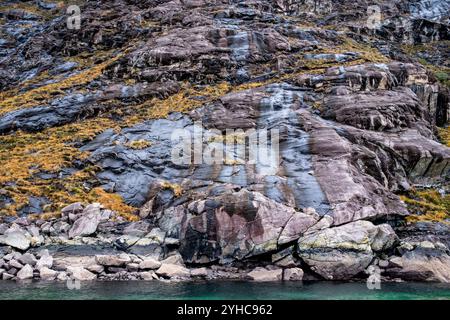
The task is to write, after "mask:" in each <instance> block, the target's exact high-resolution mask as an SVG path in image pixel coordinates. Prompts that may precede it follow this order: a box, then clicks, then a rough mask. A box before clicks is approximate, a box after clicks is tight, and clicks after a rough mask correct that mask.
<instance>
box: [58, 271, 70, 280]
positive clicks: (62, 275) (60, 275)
mask: <svg viewBox="0 0 450 320" xmlns="http://www.w3.org/2000/svg"><path fill="white" fill-rule="evenodd" d="M56 279H57V280H58V281H67V279H69V277H68V276H67V273H65V272H64V271H62V272H59V273H58V276H57V277H56Z"/></svg>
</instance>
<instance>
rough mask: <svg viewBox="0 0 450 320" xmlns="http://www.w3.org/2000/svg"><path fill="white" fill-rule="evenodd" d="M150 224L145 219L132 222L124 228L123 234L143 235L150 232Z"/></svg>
mask: <svg viewBox="0 0 450 320" xmlns="http://www.w3.org/2000/svg"><path fill="white" fill-rule="evenodd" d="M149 227H150V224H149V223H148V222H147V221H145V220H142V221H137V222H131V223H130V224H129V225H128V226H127V227H125V229H124V230H123V234H126V235H130V236H135V237H143V236H145V235H146V234H147V233H148V229H149Z"/></svg>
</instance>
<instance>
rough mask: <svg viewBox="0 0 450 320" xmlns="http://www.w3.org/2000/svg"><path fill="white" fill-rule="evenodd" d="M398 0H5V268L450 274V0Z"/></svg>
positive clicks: (61, 276) (242, 275) (22, 274)
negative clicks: (73, 20)
mask: <svg viewBox="0 0 450 320" xmlns="http://www.w3.org/2000/svg"><path fill="white" fill-rule="evenodd" d="M379 6H380V7H379V9H380V10H381V12H382V14H383V19H382V20H381V21H379V23H378V24H377V25H376V26H375V27H374V26H373V24H371V23H369V22H370V21H369V20H368V18H369V17H368V16H367V14H366V13H367V12H368V11H367V3H366V1H339V2H332V3H331V2H327V1H323V3H321V4H320V5H319V6H314V7H311V3H310V1H269V0H267V1H265V0H262V1H241V0H239V1H225V0H215V1H203V0H195V1H177V0H175V1H168V0H146V1H128V0H127V1H125V0H117V1H114V2H110V1H82V4H81V7H80V9H81V12H82V15H83V19H82V25H81V29H80V30H76V29H75V30H69V29H67V24H66V18H67V17H66V14H65V9H66V8H65V7H61V6H59V5H58V4H56V3H53V2H51V1H49V2H45V3H44V2H42V1H38V2H35V1H7V2H6V3H5V5H4V6H3V7H4V8H3V7H2V8H1V10H0V90H1V92H0V134H1V136H0V149H1V150H0V151H1V154H2V156H1V157H0V168H1V169H0V170H1V171H0V212H1V214H0V277H1V279H4V280H11V279H17V280H27V279H32V278H40V279H42V280H45V281H55V280H58V281H66V280H67V279H69V280H79V281H92V280H95V279H98V280H144V281H151V280H158V279H160V280H164V281H166V280H169V279H173V280H186V279H215V278H224V279H246V280H253V281H282V280H285V281H300V280H302V279H322V280H323V279H326V280H349V279H365V278H367V274H368V270H370V268H374V267H379V268H381V271H382V272H381V276H382V277H383V278H385V279H386V280H397V279H402V280H407V281H409V280H411V281H413V280H419V281H441V282H449V281H450V258H449V257H450V251H449V250H450V247H449V245H450V240H449V239H450V236H449V235H450V233H449V228H448V224H449V221H450V216H449V210H450V209H449V206H448V197H449V195H448V192H449V180H450V149H449V147H448V146H446V145H445V141H444V140H445V137H446V134H445V132H448V128H447V129H446V126H447V125H448V119H449V116H450V108H449V101H450V100H449V96H450V91H449V89H448V77H449V76H448V71H449V69H448V68H449V65H448V61H447V60H448V41H449V40H450V39H449V34H448V25H449V14H448V12H449V10H448V9H449V3H448V1H441V0H433V1H428V0H421V1H397V2H394V3H392V2H389V1H381V2H379ZM446 77H447V78H446ZM230 130H235V131H234V132H233V133H232V135H231V137H230V136H227V137H224V134H225V133H227V132H228V131H230ZM264 130H266V131H267V132H270V136H267V139H268V141H269V143H268V144H267V145H265V146H264V147H263V150H262V151H263V153H262V156H261V155H260V157H258V158H257V160H256V161H253V162H252V161H248V159H247V155H250V154H251V153H252V152H254V151H255V147H257V144H256V143H252V141H253V142H254V140H251V139H252V137H254V136H252V132H262V131H264ZM200 131H202V133H201V136H200V140H199V142H198V141H197V142H198V144H197V145H196V144H195V143H194V146H193V149H191V146H188V149H187V151H186V149H183V147H181V148H180V141H181V140H180V134H181V133H183V134H185V135H187V136H188V137H189V141H190V142H192V139H194V138H196V137H198V132H200ZM264 132H265V131H264ZM275 132H276V134H278V137H279V141H278V142H279V143H278V144H277V143H275V142H274V140H271V139H272V138H273V136H272V134H273V135H275ZM230 139H231V140H232V141H231V142H232V143H231V146H230V145H229V144H230ZM447 139H448V138H447ZM443 142H444V143H443ZM447 144H448V142H447ZM242 150H243V151H242ZM178 151H182V155H183V158H182V159H183V160H185V161H181V162H177V161H174V155H175V152H178ZM205 151H206V152H205ZM259 151H261V150H259ZM176 155H178V156H179V155H180V153H179V152H178V153H177V154H176ZM217 155H222V157H221V158H220V159H219V160H218V161H215V158H214V157H215V156H217ZM213 160H214V161H213ZM263 160H264V161H263ZM208 161H209V162H208ZM430 188H433V189H435V190H438V196H436V197H438V198H437V199H438V200H436V198H435V197H433V198H432V197H431V196H429V195H428V199H426V200H427V201H428V200H430V201H434V202H433V204H432V205H427V204H426V203H425V205H424V202H423V201H421V200H417V199H411V198H407V197H406V196H407V195H409V194H411V193H412V192H416V190H422V189H425V190H428V189H430ZM405 197H406V198H405ZM417 207H419V208H420V210H416V208H417ZM428 212H431V214H429V213H428ZM18 216H20V217H18Z"/></svg>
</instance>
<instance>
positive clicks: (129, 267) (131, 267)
mask: <svg viewBox="0 0 450 320" xmlns="http://www.w3.org/2000/svg"><path fill="white" fill-rule="evenodd" d="M138 270H139V263H129V264H127V271H129V272H136V271H138Z"/></svg>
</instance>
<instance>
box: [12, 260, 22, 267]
mask: <svg viewBox="0 0 450 320" xmlns="http://www.w3.org/2000/svg"><path fill="white" fill-rule="evenodd" d="M9 265H10V267H12V268H16V269H22V268H23V264H21V263H20V262H19V261H17V260H15V259H12V260H11V261H9Z"/></svg>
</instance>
